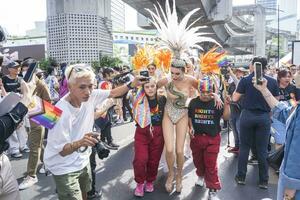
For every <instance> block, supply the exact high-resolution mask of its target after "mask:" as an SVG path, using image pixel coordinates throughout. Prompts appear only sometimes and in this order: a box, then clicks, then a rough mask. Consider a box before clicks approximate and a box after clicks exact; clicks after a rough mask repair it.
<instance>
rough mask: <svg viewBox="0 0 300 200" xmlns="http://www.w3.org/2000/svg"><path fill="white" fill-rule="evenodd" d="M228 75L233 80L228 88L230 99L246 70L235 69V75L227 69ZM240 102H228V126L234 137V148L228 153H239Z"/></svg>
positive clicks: (241, 68)
mask: <svg viewBox="0 0 300 200" xmlns="http://www.w3.org/2000/svg"><path fill="white" fill-rule="evenodd" d="M228 70H229V75H230V77H231V79H232V80H233V82H232V83H230V84H229V86H228V94H229V95H230V97H231V99H232V96H233V93H234V91H235V90H236V86H237V85H238V83H239V81H240V79H241V78H242V77H243V76H244V75H245V73H246V72H247V70H246V69H245V68H243V67H240V68H237V69H236V70H235V73H234V72H233V71H232V69H231V68H230V67H229V68H228ZM241 101H242V99H240V100H239V101H238V102H233V101H230V111H231V113H230V120H229V123H230V126H231V128H232V132H233V136H234V144H235V145H234V147H230V148H229V149H228V152H230V153H239V149H240V114H241Z"/></svg>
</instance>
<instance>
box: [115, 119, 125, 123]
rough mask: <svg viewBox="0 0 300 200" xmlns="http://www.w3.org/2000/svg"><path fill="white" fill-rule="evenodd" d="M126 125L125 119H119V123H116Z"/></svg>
mask: <svg viewBox="0 0 300 200" xmlns="http://www.w3.org/2000/svg"><path fill="white" fill-rule="evenodd" d="M123 123H124V120H123V119H118V120H117V121H116V124H123Z"/></svg>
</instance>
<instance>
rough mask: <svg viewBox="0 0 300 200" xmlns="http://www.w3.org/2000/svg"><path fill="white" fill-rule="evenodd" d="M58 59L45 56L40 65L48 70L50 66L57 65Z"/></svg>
mask: <svg viewBox="0 0 300 200" xmlns="http://www.w3.org/2000/svg"><path fill="white" fill-rule="evenodd" d="M57 65H58V64H57V61H56V60H55V59H54V58H51V57H49V58H44V59H42V60H41V61H40V62H39V66H40V68H41V69H42V70H47V68H48V67H50V66H57Z"/></svg>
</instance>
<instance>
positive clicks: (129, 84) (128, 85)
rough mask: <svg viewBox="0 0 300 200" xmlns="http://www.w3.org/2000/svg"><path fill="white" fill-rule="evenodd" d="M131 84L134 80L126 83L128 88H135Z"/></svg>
mask: <svg viewBox="0 0 300 200" xmlns="http://www.w3.org/2000/svg"><path fill="white" fill-rule="evenodd" d="M131 84H132V81H130V82H129V83H128V84H127V85H126V86H127V87H128V89H130V90H131V89H133V87H132V85H131Z"/></svg>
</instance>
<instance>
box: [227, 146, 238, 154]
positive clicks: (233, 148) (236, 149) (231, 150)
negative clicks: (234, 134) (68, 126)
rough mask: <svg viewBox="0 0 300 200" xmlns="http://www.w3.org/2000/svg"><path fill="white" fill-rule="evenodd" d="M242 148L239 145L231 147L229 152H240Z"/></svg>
mask: <svg viewBox="0 0 300 200" xmlns="http://www.w3.org/2000/svg"><path fill="white" fill-rule="evenodd" d="M239 151H240V148H239V147H229V148H228V153H239Z"/></svg>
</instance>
